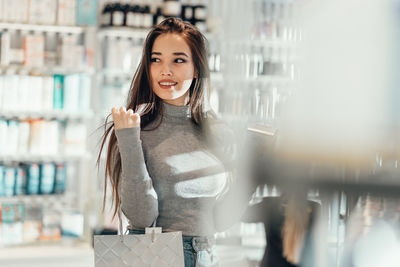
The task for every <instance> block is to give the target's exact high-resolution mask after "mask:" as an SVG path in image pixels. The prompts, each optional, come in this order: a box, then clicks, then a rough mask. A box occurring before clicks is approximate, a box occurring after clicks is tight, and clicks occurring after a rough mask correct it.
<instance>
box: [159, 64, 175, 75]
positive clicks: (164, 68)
mask: <svg viewBox="0 0 400 267" xmlns="http://www.w3.org/2000/svg"><path fill="white" fill-rule="evenodd" d="M161 75H165V76H171V75H172V71H171V68H170V66H169V64H163V65H162V68H161Z"/></svg>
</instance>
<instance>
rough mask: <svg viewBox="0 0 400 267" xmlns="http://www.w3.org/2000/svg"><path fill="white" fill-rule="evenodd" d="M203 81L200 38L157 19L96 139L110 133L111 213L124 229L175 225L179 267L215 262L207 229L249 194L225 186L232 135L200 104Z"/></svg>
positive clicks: (238, 208) (229, 218)
mask: <svg viewBox="0 0 400 267" xmlns="http://www.w3.org/2000/svg"><path fill="white" fill-rule="evenodd" d="M208 79H209V70H208V63H207V51H206V39H205V37H204V36H203V35H202V34H201V33H200V32H199V31H198V30H197V29H196V28H195V27H194V26H192V25H191V24H189V23H186V22H183V21H181V20H179V19H176V18H168V19H166V20H164V21H163V22H162V23H160V24H159V25H157V26H155V27H154V28H153V29H152V30H151V31H150V32H149V34H148V36H147V38H146V40H145V44H144V49H143V56H142V59H141V62H140V64H139V67H138V69H137V71H136V73H135V75H134V77H133V81H132V84H131V89H130V92H129V97H128V100H127V106H126V108H124V107H121V108H113V109H112V118H113V122H111V123H108V122H107V120H106V125H107V124H108V125H109V126H108V128H107V129H106V131H105V135H104V138H103V143H102V148H103V147H104V144H105V142H106V140H107V139H108V138H109V144H108V150H107V162H106V175H107V176H109V178H110V179H109V181H110V182H111V185H112V193H113V200H114V201H115V202H114V203H115V205H114V208H115V209H114V215H115V214H116V212H117V210H118V209H121V210H122V212H123V213H124V215H125V216H126V217H127V218H128V220H129V226H128V229H129V230H130V233H143V229H144V228H145V227H148V226H150V225H152V224H153V223H154V222H156V224H157V226H160V227H162V228H163V231H182V233H183V241H184V244H183V245H184V256H185V266H186V267H189V266H195V265H196V266H215V265H216V264H217V259H216V257H215V246H214V244H215V242H214V238H213V235H214V233H215V232H216V231H220V230H224V229H225V228H226V227H228V226H230V225H231V223H233V222H234V221H235V219H239V217H240V214H241V213H242V212H243V211H244V210H245V208H246V206H247V204H248V201H247V200H248V198H247V197H248V196H249V195H250V193H251V190H247V191H246V190H243V188H244V187H243V186H242V185H241V184H240V182H235V183H234V184H235V186H232V184H233V183H232V181H234V180H233V179H231V177H232V176H231V172H228V171H227V168H226V166H227V165H228V163H229V161H230V160H231V159H232V156H233V155H234V150H233V148H234V146H233V143H232V142H231V140H232V138H231V137H232V136H233V135H232V133H231V131H229V130H228V128H227V127H226V126H225V125H224V124H223V123H221V122H220V121H218V120H217V119H216V118H215V116H214V115H213V113H212V112H210V111H207V110H206V104H205V103H206V101H205V95H206V92H205V90H206V88H209V86H207V81H208ZM208 95H209V94H208ZM100 153H101V151H100ZM106 184H107V183H106ZM106 184H105V185H106ZM240 196H243V197H240ZM232 205H233V206H232ZM232 211H234V212H233V213H232Z"/></svg>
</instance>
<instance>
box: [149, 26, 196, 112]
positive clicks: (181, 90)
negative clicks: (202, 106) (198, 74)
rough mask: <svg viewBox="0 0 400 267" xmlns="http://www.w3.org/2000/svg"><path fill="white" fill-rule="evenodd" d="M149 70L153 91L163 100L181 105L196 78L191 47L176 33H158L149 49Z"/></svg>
mask: <svg viewBox="0 0 400 267" xmlns="http://www.w3.org/2000/svg"><path fill="white" fill-rule="evenodd" d="M150 74H151V80H152V86H153V90H154V93H155V94H156V95H157V96H158V97H159V98H161V99H162V100H163V101H164V102H166V103H168V104H172V105H175V106H183V105H185V104H187V103H188V102H189V101H188V100H189V88H190V86H191V85H192V83H194V82H195V80H194V79H195V72H194V65H193V61H192V53H191V51H190V47H189V46H188V45H187V44H186V42H185V41H184V39H183V38H182V37H181V36H180V35H179V34H176V33H169V34H164V35H161V36H160V37H158V38H157V39H156V40H155V42H154V44H153V51H152V52H151V65H150Z"/></svg>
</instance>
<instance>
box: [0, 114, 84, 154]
mask: <svg viewBox="0 0 400 267" xmlns="http://www.w3.org/2000/svg"><path fill="white" fill-rule="evenodd" d="M21 124H22V127H19V125H20V123H19V121H16V120H3V119H0V133H1V137H0V151H1V152H0V156H3V157H4V156H7V155H9V156H15V155H21V156H24V155H25V154H26V155H31V156H35V155H36V156H38V155H43V156H50V155H58V154H62V155H65V156H68V155H78V156H79V155H84V154H85V153H86V135H87V130H86V128H87V126H86V124H84V123H82V122H74V121H70V122H68V123H66V122H65V121H60V120H50V121H49V120H44V119H31V120H27V121H24V122H22V123H21Z"/></svg>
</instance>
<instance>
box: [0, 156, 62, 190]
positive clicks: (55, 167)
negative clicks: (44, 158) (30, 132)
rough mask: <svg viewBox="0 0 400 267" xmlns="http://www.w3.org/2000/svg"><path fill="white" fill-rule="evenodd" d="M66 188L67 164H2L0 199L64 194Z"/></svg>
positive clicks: (0, 168)
mask: <svg viewBox="0 0 400 267" xmlns="http://www.w3.org/2000/svg"><path fill="white" fill-rule="evenodd" d="M65 187H66V164H65V163H49V162H47V163H41V164H37V163H19V164H15V163H14V164H7V165H3V164H0V197H11V196H23V195H38V194H40V195H48V194H62V193H64V192H65V189H66V188H65Z"/></svg>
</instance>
